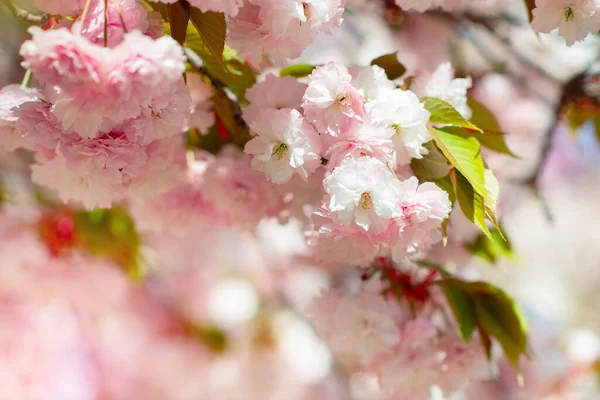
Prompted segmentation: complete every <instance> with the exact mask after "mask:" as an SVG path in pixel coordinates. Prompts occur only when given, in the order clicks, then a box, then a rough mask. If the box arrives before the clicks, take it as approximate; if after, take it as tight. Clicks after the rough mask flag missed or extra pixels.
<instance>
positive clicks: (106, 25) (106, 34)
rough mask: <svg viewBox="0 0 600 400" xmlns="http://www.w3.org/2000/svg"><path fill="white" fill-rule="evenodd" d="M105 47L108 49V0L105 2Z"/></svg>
mask: <svg viewBox="0 0 600 400" xmlns="http://www.w3.org/2000/svg"><path fill="white" fill-rule="evenodd" d="M104 47H108V0H104Z"/></svg>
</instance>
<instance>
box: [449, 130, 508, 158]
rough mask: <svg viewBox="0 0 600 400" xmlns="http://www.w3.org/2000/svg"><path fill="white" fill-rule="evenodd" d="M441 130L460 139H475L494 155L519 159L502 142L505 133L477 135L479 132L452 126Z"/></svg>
mask: <svg viewBox="0 0 600 400" xmlns="http://www.w3.org/2000/svg"><path fill="white" fill-rule="evenodd" d="M443 129H444V131H446V132H452V133H453V134H455V135H458V136H462V137H469V136H472V137H474V138H475V139H477V141H478V142H479V143H481V145H482V146H485V147H487V148H488V149H490V150H493V151H495V152H496V153H501V154H506V155H509V156H511V157H513V158H519V157H518V156H517V155H515V154H514V153H513V152H512V151H511V150H510V149H509V148H508V146H507V145H506V142H505V141H504V136H505V135H506V134H505V133H502V132H491V131H485V132H484V133H479V132H473V131H467V130H465V129H463V128H458V127H452V126H447V127H445V128H443Z"/></svg>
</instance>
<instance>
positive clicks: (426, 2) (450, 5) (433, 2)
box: [396, 0, 464, 12]
mask: <svg viewBox="0 0 600 400" xmlns="http://www.w3.org/2000/svg"><path fill="white" fill-rule="evenodd" d="M463 1H464V0H396V4H397V5H398V6H399V7H401V8H402V9H404V10H411V11H418V12H425V11H427V10H430V9H434V8H443V9H444V10H452V9H454V8H457V7H459V6H460V5H461V4H462V3H463Z"/></svg>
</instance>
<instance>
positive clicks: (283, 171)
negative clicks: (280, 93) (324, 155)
mask: <svg viewBox="0 0 600 400" xmlns="http://www.w3.org/2000/svg"><path fill="white" fill-rule="evenodd" d="M250 128H251V129H252V131H253V132H254V133H255V134H256V135H257V136H256V137H254V138H253V139H252V140H250V141H249V142H248V143H247V144H246V147H245V149H244V151H245V152H246V153H248V154H254V158H253V159H252V168H254V169H256V170H258V171H264V172H265V175H266V176H267V179H269V180H271V181H273V182H275V183H284V182H287V181H289V180H290V179H291V177H292V175H293V174H294V173H297V174H298V175H300V177H301V178H303V179H304V180H306V179H307V178H308V175H310V174H311V173H313V172H314V171H315V170H316V169H317V168H318V167H319V166H320V165H321V156H320V152H321V142H320V141H319V137H318V135H317V132H315V130H314V129H313V127H312V126H311V125H310V123H309V122H308V121H307V120H306V119H304V117H303V116H302V114H300V113H299V112H298V111H296V110H290V109H281V110H268V109H267V110H263V111H261V112H260V113H259V114H258V116H257V118H256V120H255V121H254V122H253V123H252V124H251V125H250Z"/></svg>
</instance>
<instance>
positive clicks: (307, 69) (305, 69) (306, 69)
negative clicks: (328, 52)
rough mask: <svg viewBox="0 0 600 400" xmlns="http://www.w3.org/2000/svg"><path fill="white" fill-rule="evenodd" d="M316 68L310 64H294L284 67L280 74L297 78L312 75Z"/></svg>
mask: <svg viewBox="0 0 600 400" xmlns="http://www.w3.org/2000/svg"><path fill="white" fill-rule="evenodd" d="M314 69H315V66H314V65H309V64H292V65H288V66H287V67H285V68H283V69H282V70H281V71H279V76H281V77H283V76H293V77H296V78H303V77H305V76H308V75H310V74H311V73H312V72H313V70H314Z"/></svg>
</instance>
